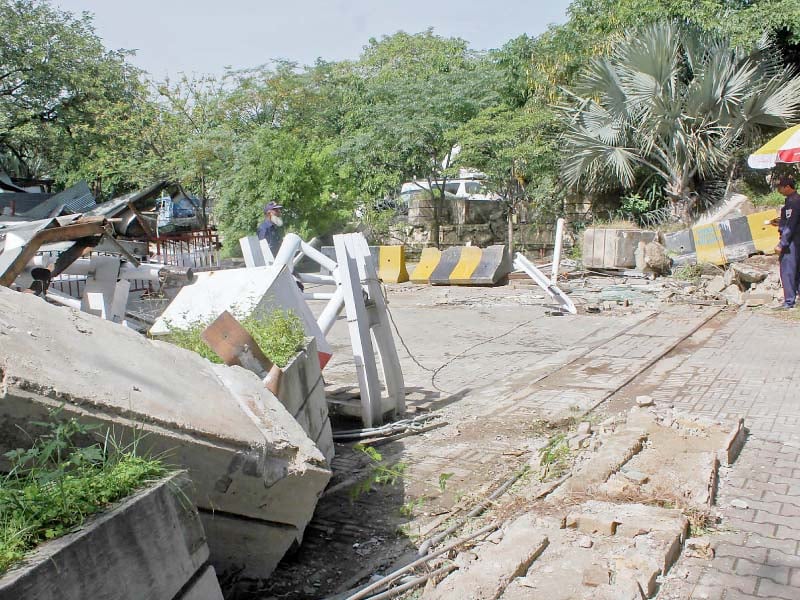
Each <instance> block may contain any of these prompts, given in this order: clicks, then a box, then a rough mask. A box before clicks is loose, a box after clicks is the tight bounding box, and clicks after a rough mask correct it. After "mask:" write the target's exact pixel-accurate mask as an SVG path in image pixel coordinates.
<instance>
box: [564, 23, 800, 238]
mask: <svg viewBox="0 0 800 600" xmlns="http://www.w3.org/2000/svg"><path fill="white" fill-rule="evenodd" d="M574 92H575V97H574V102H573V103H572V104H571V105H570V106H567V107H564V110H565V112H566V114H567V115H568V117H569V119H570V125H569V127H568V129H567V131H566V133H565V135H564V144H565V146H566V153H565V159H564V161H563V163H562V175H563V177H564V179H565V181H566V182H567V183H568V184H569V185H579V184H583V185H585V186H588V187H590V188H594V189H613V188H617V187H619V186H622V187H623V188H625V189H632V188H634V187H635V186H636V184H637V181H638V180H639V178H640V176H642V175H644V176H645V177H652V176H655V177H657V178H659V179H660V180H661V181H662V183H663V187H664V194H665V196H667V197H668V198H669V199H670V201H672V202H673V203H674V205H675V211H676V214H678V215H679V216H680V217H681V219H682V220H684V221H685V222H686V221H688V220H689V218H690V216H691V210H692V209H693V208H694V206H693V204H694V196H693V194H694V190H695V188H696V182H697V181H698V180H700V181H702V180H708V179H711V178H713V177H715V176H717V175H719V173H720V172H721V171H722V170H723V169H725V168H728V167H729V164H730V158H731V155H732V154H733V153H734V152H735V151H736V150H737V149H738V148H739V147H741V146H742V145H743V144H747V143H752V142H753V141H754V140H756V139H757V138H758V136H759V135H760V134H761V132H762V131H763V128H769V127H781V126H785V125H786V123H787V122H789V121H790V120H791V119H792V118H794V117H796V116H797V115H798V114H800V77H795V76H793V73H792V71H791V70H789V69H787V68H784V67H782V66H781V65H780V64H779V63H777V62H776V60H775V59H774V58H773V57H772V56H771V55H770V54H769V53H767V52H747V51H744V50H742V49H738V48H731V47H730V46H729V43H728V41H727V40H726V39H724V38H721V37H719V36H714V35H710V34H704V33H702V32H699V31H697V30H696V29H692V28H687V27H684V26H680V25H678V24H677V23H674V22H659V23H656V24H654V25H651V26H649V27H647V28H645V29H644V30H640V31H636V32H635V33H632V34H630V35H629V36H627V37H626V38H625V39H624V40H622V41H620V42H619V43H618V44H616V45H614V47H613V50H612V51H611V54H610V56H608V57H607V58H597V59H594V60H592V61H591V63H590V64H589V66H588V68H586V69H585V70H584V71H583V72H582V74H581V76H580V78H579V80H578V82H577V83H576V85H575V86H574Z"/></svg>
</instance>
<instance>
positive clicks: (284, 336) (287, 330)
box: [164, 309, 305, 367]
mask: <svg viewBox="0 0 800 600" xmlns="http://www.w3.org/2000/svg"><path fill="white" fill-rule="evenodd" d="M237 319H238V320H239V322H240V323H241V324H242V327H244V328H245V329H246V330H247V332H248V333H249V334H250V335H252V336H253V339H254V340H255V341H256V342H257V343H258V346H259V347H260V348H261V351H262V352H263V353H264V354H265V355H266V356H267V358H269V359H270V360H271V361H272V362H273V363H275V364H276V365H278V366H279V367H285V366H286V365H287V364H288V363H289V361H290V360H291V359H292V357H294V355H295V354H297V352H299V351H300V350H302V349H303V344H304V342H305V330H304V329H303V323H302V321H301V320H300V317H298V316H297V315H296V314H295V313H294V312H293V311H291V310H280V309H278V310H273V311H272V312H271V313H270V314H269V315H268V316H267V317H265V318H264V317H258V316H255V315H249V316H246V317H240V316H237ZM210 323H211V321H196V322H194V323H192V324H191V325H190V326H189V327H187V328H183V329H179V328H177V327H174V328H173V327H171V326H170V333H169V334H168V335H166V336H165V337H164V339H165V340H166V341H168V342H170V343H172V344H175V345H176V346H180V347H181V348H186V349H187V350H192V351H193V352H196V353H197V354H199V355H200V356H202V357H203V358H206V359H208V360H210V361H211V362H214V363H221V362H222V360H221V359H220V358H219V356H217V355H216V353H215V352H214V351H213V350H212V349H211V348H209V347H208V345H207V344H206V343H205V342H204V341H203V338H202V333H203V331H204V330H205V328H206V327H208V325H209V324H210ZM168 325H169V324H168Z"/></svg>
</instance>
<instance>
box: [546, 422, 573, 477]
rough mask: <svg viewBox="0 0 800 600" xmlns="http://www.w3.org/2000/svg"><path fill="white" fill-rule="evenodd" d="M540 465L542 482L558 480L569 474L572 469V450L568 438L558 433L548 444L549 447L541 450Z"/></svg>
mask: <svg viewBox="0 0 800 600" xmlns="http://www.w3.org/2000/svg"><path fill="white" fill-rule="evenodd" d="M539 455H540V460H539V464H540V465H541V467H542V469H541V471H540V473H539V480H540V481H549V480H552V479H557V478H558V477H560V476H561V475H563V474H564V473H566V472H567V470H568V469H569V467H570V464H571V461H570V456H571V454H570V450H569V443H568V442H567V436H566V435H565V434H563V433H557V434H556V435H554V436H553V437H551V438H550V440H549V441H548V442H547V445H546V446H545V447H544V448H542V449H541V450H539Z"/></svg>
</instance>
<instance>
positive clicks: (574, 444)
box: [569, 433, 592, 450]
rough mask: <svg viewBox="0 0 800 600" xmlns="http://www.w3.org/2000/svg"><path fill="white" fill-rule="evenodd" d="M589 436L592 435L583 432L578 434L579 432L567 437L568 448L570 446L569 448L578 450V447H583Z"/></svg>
mask: <svg viewBox="0 0 800 600" xmlns="http://www.w3.org/2000/svg"><path fill="white" fill-rule="evenodd" d="M590 437H592V436H591V435H589V434H588V433H584V434H580V433H579V434H576V435H573V436H572V437H571V438H569V448H570V450H579V449H581V448H583V446H584V443H585V442H586V440H588V439H589V438H590Z"/></svg>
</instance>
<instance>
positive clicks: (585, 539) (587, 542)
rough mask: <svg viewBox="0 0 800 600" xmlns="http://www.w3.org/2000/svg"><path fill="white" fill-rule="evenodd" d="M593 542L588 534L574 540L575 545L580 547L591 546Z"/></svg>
mask: <svg viewBox="0 0 800 600" xmlns="http://www.w3.org/2000/svg"><path fill="white" fill-rule="evenodd" d="M593 544H594V542H593V541H592V538H590V537H589V536H588V535H582V536H581V537H579V538H578V539H577V541H576V542H575V545H577V546H578V547H580V548H591V547H592V545H593Z"/></svg>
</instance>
